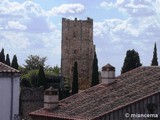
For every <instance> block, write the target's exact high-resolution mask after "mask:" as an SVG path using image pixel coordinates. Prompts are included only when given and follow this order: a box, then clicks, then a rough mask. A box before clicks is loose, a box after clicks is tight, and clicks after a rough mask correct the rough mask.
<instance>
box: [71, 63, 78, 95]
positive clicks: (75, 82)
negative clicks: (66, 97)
mask: <svg viewBox="0 0 160 120" xmlns="http://www.w3.org/2000/svg"><path fill="white" fill-rule="evenodd" d="M76 93H78V69H77V62H75V63H74V68H73V81H72V95H73V94H76Z"/></svg>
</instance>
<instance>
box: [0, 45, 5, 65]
mask: <svg viewBox="0 0 160 120" xmlns="http://www.w3.org/2000/svg"><path fill="white" fill-rule="evenodd" d="M0 62H3V63H5V55H4V49H3V48H2V50H1V53H0Z"/></svg>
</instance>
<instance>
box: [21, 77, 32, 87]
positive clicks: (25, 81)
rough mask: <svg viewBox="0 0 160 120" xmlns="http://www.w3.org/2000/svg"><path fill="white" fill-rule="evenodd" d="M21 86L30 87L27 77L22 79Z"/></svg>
mask: <svg viewBox="0 0 160 120" xmlns="http://www.w3.org/2000/svg"><path fill="white" fill-rule="evenodd" d="M21 87H31V83H30V82H29V81H28V80H27V79H22V80H21Z"/></svg>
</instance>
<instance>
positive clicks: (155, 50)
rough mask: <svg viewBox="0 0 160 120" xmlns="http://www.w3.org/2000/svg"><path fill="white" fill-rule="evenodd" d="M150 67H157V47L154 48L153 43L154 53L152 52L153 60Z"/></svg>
mask: <svg viewBox="0 0 160 120" xmlns="http://www.w3.org/2000/svg"><path fill="white" fill-rule="evenodd" d="M151 66H158V58H157V47H156V43H155V45H154V52H153V59H152V63H151Z"/></svg>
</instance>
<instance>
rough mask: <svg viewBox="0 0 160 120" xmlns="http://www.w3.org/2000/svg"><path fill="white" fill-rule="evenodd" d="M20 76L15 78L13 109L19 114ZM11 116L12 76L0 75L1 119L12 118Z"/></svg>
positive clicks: (7, 119) (13, 112)
mask: <svg viewBox="0 0 160 120" xmlns="http://www.w3.org/2000/svg"><path fill="white" fill-rule="evenodd" d="M19 82H20V81H19V77H16V78H13V110H12V120H13V118H14V114H19V92H20V88H19ZM10 116H11V77H0V120H10Z"/></svg>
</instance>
